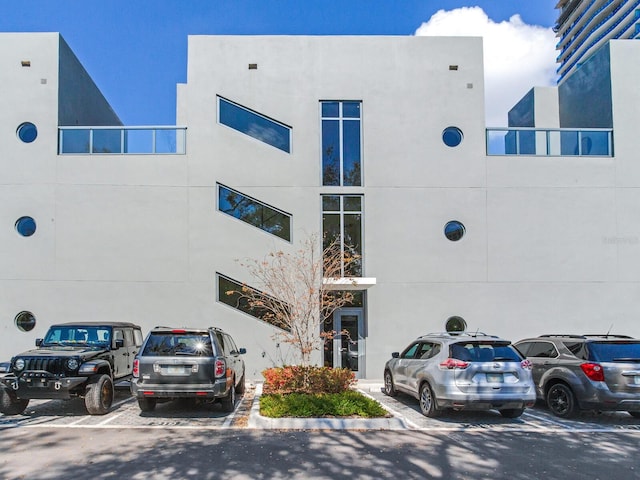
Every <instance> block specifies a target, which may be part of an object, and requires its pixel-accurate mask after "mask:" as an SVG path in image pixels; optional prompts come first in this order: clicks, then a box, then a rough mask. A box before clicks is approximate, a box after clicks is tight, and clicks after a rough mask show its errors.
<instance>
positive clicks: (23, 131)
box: [17, 122, 38, 143]
mask: <svg viewBox="0 0 640 480" xmlns="http://www.w3.org/2000/svg"><path fill="white" fill-rule="evenodd" d="M17 133H18V138H19V139H20V140H22V141H23V142H24V143H31V142H33V141H34V140H35V139H36V138H37V136H38V129H37V128H36V126H35V125H34V124H33V123H30V122H25V123H23V124H21V125H20V126H19V127H18V130H17Z"/></svg>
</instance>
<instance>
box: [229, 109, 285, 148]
mask: <svg viewBox="0 0 640 480" xmlns="http://www.w3.org/2000/svg"><path fill="white" fill-rule="evenodd" d="M218 121H219V122H220V123H221V124H223V125H226V126H227V127H230V128H233V129H234V130H237V131H239V132H242V133H244V134H246V135H249V136H250V137H253V138H255V139H257V140H260V141H261V142H264V143H267V144H269V145H271V146H272V147H276V148H278V149H280V150H282V151H283V152H287V153H291V127H289V126H287V125H285V124H283V123H280V122H277V121H275V120H272V119H271V118H269V117H265V116H264V115H260V114H259V113H257V112H254V111H252V110H249V109H248V108H245V107H242V106H240V105H238V104H236V103H233V102H230V101H229V100H225V99H224V98H222V97H218Z"/></svg>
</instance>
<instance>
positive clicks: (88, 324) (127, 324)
mask: <svg viewBox="0 0 640 480" xmlns="http://www.w3.org/2000/svg"><path fill="white" fill-rule="evenodd" d="M51 326H52V327H133V328H140V326H139V325H135V324H133V323H130V322H109V321H105V322H66V323H56V324H54V325H51Z"/></svg>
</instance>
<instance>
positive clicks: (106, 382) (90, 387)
mask: <svg viewBox="0 0 640 480" xmlns="http://www.w3.org/2000/svg"><path fill="white" fill-rule="evenodd" d="M112 403H113V382H112V381H111V377H109V375H94V376H93V377H91V378H90V379H89V383H88V384H87V390H86V392H85V396H84V405H85V407H86V408H87V412H89V413H90V414H91V415H104V414H105V413H107V412H108V411H109V409H110V408H111V404H112Z"/></svg>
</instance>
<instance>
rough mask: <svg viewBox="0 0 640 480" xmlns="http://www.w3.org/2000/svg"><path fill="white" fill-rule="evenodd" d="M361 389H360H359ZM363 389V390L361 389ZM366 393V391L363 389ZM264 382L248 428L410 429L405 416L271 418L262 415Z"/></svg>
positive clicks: (252, 406) (254, 401) (255, 396)
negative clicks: (261, 403) (261, 396)
mask: <svg viewBox="0 0 640 480" xmlns="http://www.w3.org/2000/svg"><path fill="white" fill-rule="evenodd" d="M358 390H360V389H358ZM361 391H362V390H361ZM362 393H363V394H365V395H366V392H364V391H362ZM260 395H262V384H261V383H259V384H257V385H256V390H255V395H254V397H253V403H252V405H251V413H250V415H249V422H248V425H247V427H248V428H255V429H263V430H408V429H410V428H411V427H410V426H409V424H408V423H407V421H406V420H405V419H404V418H403V417H399V416H393V417H389V418H291V417H288V418H269V417H263V416H262V415H260Z"/></svg>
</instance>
